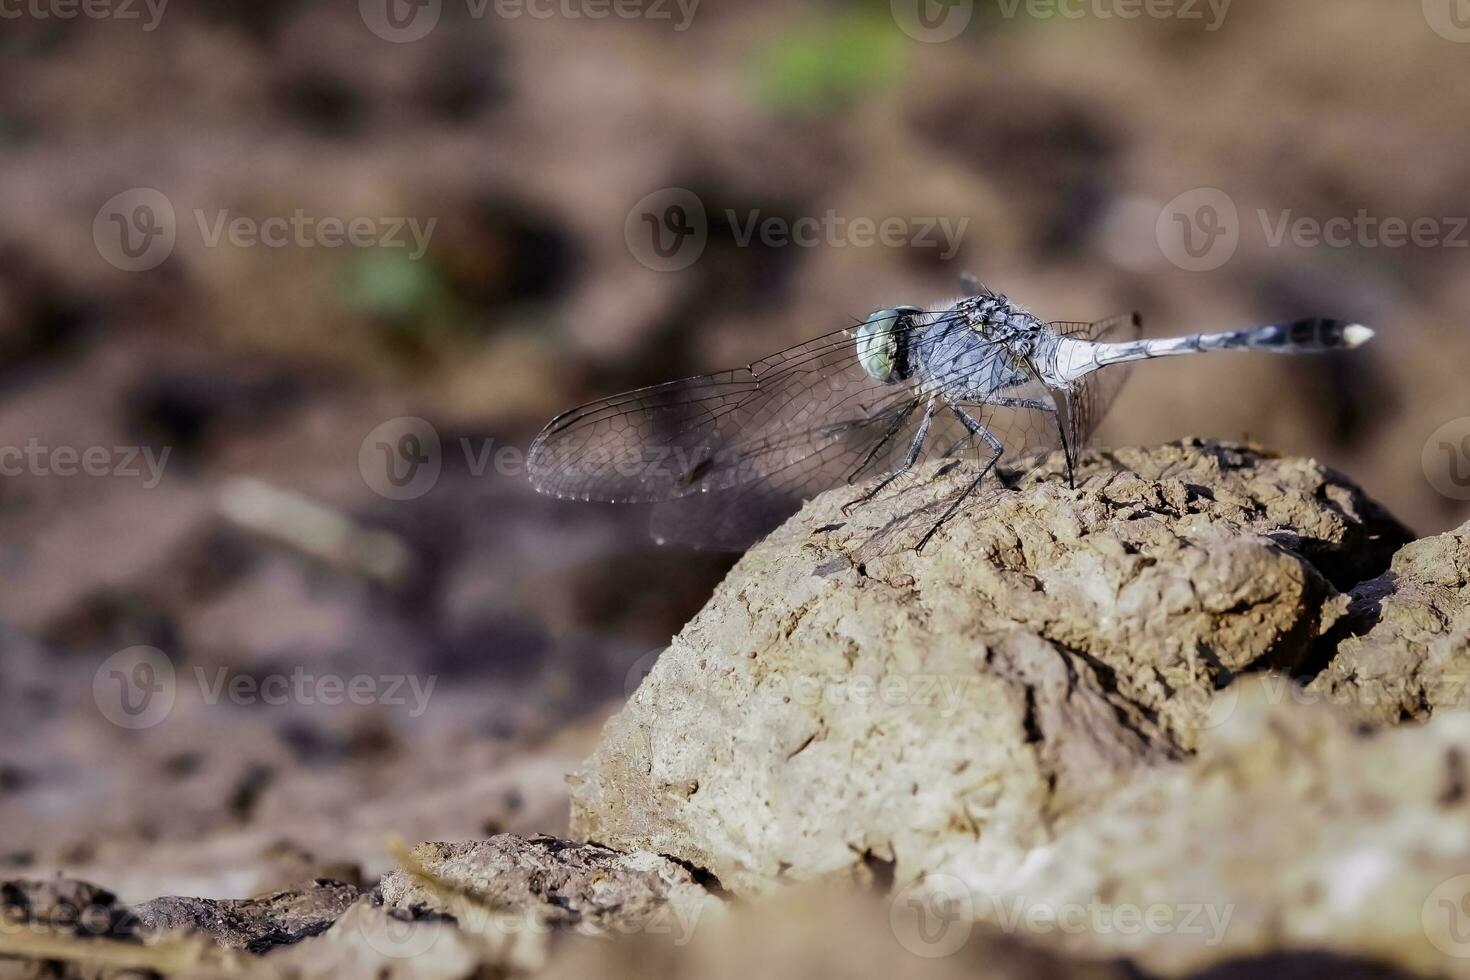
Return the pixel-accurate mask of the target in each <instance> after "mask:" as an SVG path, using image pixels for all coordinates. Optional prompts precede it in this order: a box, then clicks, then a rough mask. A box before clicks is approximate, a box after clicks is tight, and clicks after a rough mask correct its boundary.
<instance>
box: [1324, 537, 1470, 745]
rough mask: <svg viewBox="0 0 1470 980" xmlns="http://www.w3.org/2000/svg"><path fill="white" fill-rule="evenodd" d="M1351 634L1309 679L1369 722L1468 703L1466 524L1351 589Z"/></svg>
mask: <svg viewBox="0 0 1470 980" xmlns="http://www.w3.org/2000/svg"><path fill="white" fill-rule="evenodd" d="M1344 624H1345V628H1346V629H1349V630H1353V631H1356V632H1358V633H1360V634H1361V635H1358V636H1349V637H1347V638H1346V639H1344V640H1343V642H1341V643H1340V644H1338V646H1337V655H1336V656H1335V657H1334V658H1333V660H1332V662H1331V663H1330V664H1328V665H1327V669H1326V670H1324V671H1323V672H1322V673H1321V674H1320V675H1318V676H1317V678H1316V679H1315V680H1313V681H1312V683H1311V684H1310V685H1309V687H1308V693H1309V694H1310V695H1312V696H1316V697H1320V698H1322V699H1325V700H1328V701H1331V702H1332V703H1334V704H1339V705H1342V706H1344V707H1345V708H1346V709H1347V710H1349V711H1350V712H1351V713H1352V714H1353V716H1354V717H1356V718H1358V719H1360V720H1362V721H1367V722H1374V723H1380V724H1396V723H1398V722H1400V721H1404V720H1408V719H1413V720H1415V721H1422V720H1424V719H1425V718H1427V717H1429V716H1430V715H1431V714H1433V713H1434V712H1435V711H1436V710H1439V709H1442V708H1465V707H1470V524H1466V525H1464V526H1462V527H1460V528H1458V529H1457V530H1454V531H1450V532H1447V533H1445V534H1440V535H1436V536H1434V537H1431V538H1424V539H1423V540H1420V541H1415V542H1414V543H1413V544H1411V545H1408V546H1407V547H1405V548H1404V549H1403V550H1402V551H1400V552H1399V553H1398V554H1397V555H1395V556H1394V559H1393V565H1392V567H1391V568H1390V569H1389V570H1388V571H1387V572H1384V573H1383V574H1382V575H1380V576H1378V577H1377V578H1375V579H1373V580H1371V581H1369V582H1364V583H1363V584H1362V585H1360V586H1358V587H1357V588H1356V589H1354V590H1353V591H1352V594H1351V601H1350V605H1349V606H1348V613H1347V616H1346V617H1345V619H1344Z"/></svg>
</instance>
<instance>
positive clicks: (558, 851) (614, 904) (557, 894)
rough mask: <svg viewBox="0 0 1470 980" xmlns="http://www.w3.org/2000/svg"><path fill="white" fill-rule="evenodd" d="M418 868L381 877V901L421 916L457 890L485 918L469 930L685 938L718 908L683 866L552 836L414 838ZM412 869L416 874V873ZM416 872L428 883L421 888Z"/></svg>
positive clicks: (441, 908)
mask: <svg viewBox="0 0 1470 980" xmlns="http://www.w3.org/2000/svg"><path fill="white" fill-rule="evenodd" d="M413 857H414V859H415V860H416V861H417V862H418V864H419V867H418V868H416V869H413V870H411V871H410V870H404V869H400V870H398V871H395V872H393V873H392V874H390V875H388V876H387V877H386V878H384V879H383V883H382V886H381V892H382V897H383V903H384V905H385V906H387V907H388V908H390V909H398V910H403V911H408V912H412V913H413V914H415V915H422V914H424V913H425V912H429V913H437V914H454V915H463V912H462V911H460V910H456V908H455V907H454V906H453V905H452V904H451V903H450V902H448V901H446V897H450V896H464V897H466V898H468V899H470V900H471V901H472V902H473V903H474V905H475V906H476V907H477V908H478V909H480V910H484V911H485V913H486V915H487V921H485V922H481V923H470V924H468V925H469V926H470V927H471V928H472V931H475V932H477V933H484V932H487V931H491V932H494V931H497V930H499V931H504V929H505V928H521V927H522V924H524V923H529V926H527V927H528V928H531V929H534V930H536V931H538V932H540V933H542V934H544V933H546V932H547V931H548V930H549V929H552V928H558V927H560V928H571V929H575V930H576V931H578V932H585V933H588V934H592V935H601V934H605V933H628V932H638V933H656V934H667V935H670V936H672V937H673V938H674V940H675V941H676V942H678V941H682V940H684V939H687V937H688V935H689V933H690V932H692V931H693V929H694V927H695V925H696V924H697V923H698V922H699V921H700V920H701V919H703V918H704V917H706V916H708V915H717V914H719V912H720V905H721V903H720V901H719V899H717V898H716V897H715V896H713V895H711V894H710V893H709V892H708V891H706V890H705V888H704V887H702V886H701V885H700V884H699V883H698V882H696V881H695V880H694V877H693V876H692V875H691V874H690V873H689V871H687V870H685V869H684V868H682V867H680V866H679V865H677V864H675V863H674V862H672V861H670V860H668V859H667V858H662V857H659V856H658V855H656V854H649V853H647V852H635V853H631V854H620V853H618V852H616V851H610V850H608V849H607V848H604V847H598V846H595V845H591V844H577V843H574V842H572V841H565V840H559V839H557V838H555V837H545V836H537V837H529V838H525V837H517V836H515V835H513V834H500V835H497V836H495V837H492V838H490V839H489V840H483V841H464V842H461V843H454V844H420V845H419V846H418V847H416V848H414V851H413ZM415 872H417V873H415ZM425 876H428V877H430V878H432V879H433V883H432V884H430V883H428V882H426V881H425Z"/></svg>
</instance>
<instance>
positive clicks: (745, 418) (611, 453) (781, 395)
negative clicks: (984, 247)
mask: <svg viewBox="0 0 1470 980" xmlns="http://www.w3.org/2000/svg"><path fill="white" fill-rule="evenodd" d="M908 332H909V334H910V338H911V342H914V343H916V342H917V341H916V339H914V338H915V337H916V334H915V330H914V329H913V327H912V326H910V328H909V331H908ZM916 397H917V396H916V394H915V389H914V385H913V383H912V382H903V383H900V384H897V385H885V384H881V383H879V382H877V381H874V380H873V379H872V378H870V377H869V376H868V375H867V373H866V372H864V371H863V369H862V366H861V364H860V363H859V362H858V359H857V353H856V348H855V345H854V342H853V338H852V336H851V334H850V333H849V332H848V331H838V332H836V333H832V334H828V335H827V336H825V337H820V338H817V339H816V340H813V341H809V342H808V343H805V344H802V345H800V346H798V347H793V348H790V349H789V350H786V351H782V352H781V353H779V354H774V355H772V356H770V357H768V358H765V359H763V360H760V361H757V362H755V363H754V364H751V365H750V366H749V367H746V368H740V369H737V370H734V371H724V372H721V373H718V374H711V375H704V376H701V377H695V378H686V379H684V380H681V381H673V382H669V383H667V384H662V385H655V386H653V387H650V388H642V389H639V390H637V391H631V392H627V393H625V394H621V395H614V396H612V397H610V398H604V399H601V400H598V401H594V402H590V403H588V404H586V405H583V406H581V407H579V408H575V409H572V410H571V411H570V412H567V413H565V414H563V415H561V416H559V417H558V418H556V419H554V420H553V421H552V422H551V423H550V424H549V425H548V426H547V427H546V428H545V429H544V430H543V431H542V432H541V434H540V435H539V436H537V437H536V441H535V442H534V443H533V444H532V446H531V451H530V455H529V459H528V465H529V469H530V475H531V480H532V482H533V483H534V484H535V485H536V487H537V489H539V490H541V491H542V492H544V493H550V494H553V495H555V496H560V497H574V498H578V499H583V500H605V501H613V502H621V503H662V502H667V501H671V500H677V499H680V498H684V497H689V496H693V495H696V494H703V493H709V492H713V491H730V490H734V489H736V488H739V487H764V488H766V489H767V490H768V491H770V492H773V493H774V494H775V495H777V496H782V497H787V496H790V495H791V494H792V493H800V492H802V491H803V490H805V489H807V488H809V487H811V486H814V485H817V484H823V485H825V486H830V485H832V483H834V482H838V481H839V480H841V479H843V478H845V477H846V476H847V475H848V473H847V472H844V468H845V469H846V470H848V471H851V472H852V476H853V477H854V478H856V477H857V476H859V475H861V470H863V469H867V468H869V467H871V466H877V465H881V461H882V459H883V458H884V457H885V453H886V452H887V450H888V448H889V444H890V443H892V442H894V441H895V440H896V439H897V438H899V436H900V435H901V430H902V428H903V427H904V426H905V425H911V424H913V419H912V417H911V416H912V415H913V414H914V413H913V411H912V405H913V403H914V401H915V399H916ZM900 416H902V417H900ZM880 443H881V445H880ZM869 453H873V454H874V455H873V457H872V459H871V460H868V454H869Z"/></svg>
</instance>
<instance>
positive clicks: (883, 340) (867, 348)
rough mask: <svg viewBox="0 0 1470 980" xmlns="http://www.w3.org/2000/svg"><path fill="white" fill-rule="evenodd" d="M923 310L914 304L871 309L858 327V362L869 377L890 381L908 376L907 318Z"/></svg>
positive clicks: (908, 319)
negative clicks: (886, 308) (889, 308)
mask: <svg viewBox="0 0 1470 980" xmlns="http://www.w3.org/2000/svg"><path fill="white" fill-rule="evenodd" d="M922 312H923V310H921V309H919V308H918V307H917V306H900V307H897V308H895V309H891V310H874V311H873V312H872V313H871V314H870V315H869V316H868V319H867V320H866V321H865V322H864V323H863V325H862V326H861V327H859V328H858V330H857V356H858V363H859V364H861V365H862V366H863V370H864V371H866V372H867V374H868V377H870V378H872V379H873V380H874V381H880V382H882V383H883V384H893V383H895V382H898V381H902V380H903V379H905V378H907V377H908V376H909V374H910V373H911V370H912V368H911V365H910V364H909V327H910V325H911V324H910V318H911V317H913V316H915V315H916V314H919V313H922Z"/></svg>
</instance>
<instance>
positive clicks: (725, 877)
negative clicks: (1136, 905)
mask: <svg viewBox="0 0 1470 980" xmlns="http://www.w3.org/2000/svg"><path fill="white" fill-rule="evenodd" d="M1060 466H1061V461H1060V460H1059V459H1053V460H1052V461H1051V462H1050V463H1049V464H1048V466H1047V467H1045V468H1044V469H1043V471H1042V472H1041V473H1040V475H1039V476H1040V477H1046V476H1050V477H1052V479H1050V480H1043V479H1040V478H1039V477H1038V476H1032V477H1028V478H1027V479H1025V480H1022V481H1020V492H1014V493H1011V492H1001V493H999V494H998V495H997V496H995V497H994V498H992V499H989V500H985V501H977V502H975V503H974V504H973V505H972V506H970V507H968V508H967V509H966V510H964V511H963V512H962V513H961V514H960V516H958V517H957V518H956V519H955V520H954V521H953V522H951V523H950V524H948V525H946V527H945V528H944V529H943V530H942V531H941V532H940V534H939V535H938V536H937V537H935V539H934V540H933V541H932V542H931V543H930V544H929V546H928V547H927V548H926V549H925V551H924V552H923V553H916V552H915V551H914V550H913V547H912V545H913V543H914V541H915V540H916V539H917V538H918V536H919V535H920V534H922V532H923V530H924V529H925V527H926V526H927V523H926V522H925V521H924V520H923V517H922V515H920V516H919V517H918V518H914V517H913V516H912V515H913V514H914V512H915V510H916V508H917V507H918V506H919V505H920V503H922V498H919V497H918V496H917V493H918V492H919V491H921V490H922V491H926V492H927V491H936V490H937V491H938V493H939V495H940V496H941V497H942V496H943V494H944V493H945V492H952V491H955V490H958V488H959V487H960V486H962V485H963V483H964V482H965V481H967V480H968V475H967V474H966V473H965V472H964V471H959V472H952V473H949V474H941V475H939V476H937V477H936V479H935V481H934V482H932V483H923V484H918V485H917V490H914V491H913V492H910V491H904V490H899V491H898V492H896V493H886V494H884V495H882V496H880V497H878V498H877V499H875V500H874V501H873V502H872V503H870V504H868V505H867V506H865V507H863V508H860V509H858V510H857V511H855V512H854V513H853V514H852V515H850V516H849V515H846V514H844V513H843V510H842V505H843V504H845V503H847V502H848V501H850V500H852V499H853V498H854V497H855V496H856V495H857V494H858V492H859V489H849V488H841V489H839V490H835V491H833V492H830V493H828V494H825V495H823V496H821V497H819V498H818V499H816V500H815V501H812V502H811V503H809V504H808V505H807V506H806V507H805V508H804V509H803V510H802V511H801V513H799V514H798V515H796V516H795V517H793V518H792V520H791V521H790V522H788V523H787V524H786V525H785V526H784V527H783V528H782V529H781V530H780V531H779V532H777V534H776V535H773V536H772V537H771V538H769V539H767V541H765V542H763V543H762V544H760V545H758V546H757V547H756V548H755V549H753V550H752V551H751V552H749V553H748V554H747V555H746V556H745V557H744V558H743V559H742V560H741V562H740V563H739V564H738V565H737V566H736V567H735V569H734V570H733V571H732V572H731V573H730V575H729V576H728V578H727V579H726V580H725V582H724V583H723V584H722V585H721V586H720V588H719V589H718V591H717V592H716V594H715V595H714V597H713V598H712V599H711V600H710V602H709V603H708V604H707V605H706V606H705V608H704V610H703V611H701V612H700V614H699V615H698V616H696V617H695V619H694V620H693V621H691V622H690V623H689V624H688V626H687V627H686V628H685V629H684V631H683V632H682V633H681V634H680V635H679V636H678V637H676V638H675V639H674V641H673V644H672V646H671V647H670V649H669V650H668V651H667V652H666V653H665V654H664V655H663V657H662V658H661V659H660V660H659V662H658V663H657V665H656V666H655V667H654V668H653V670H652V672H651V673H650V674H649V676H648V677H647V678H646V680H645V681H644V683H643V685H642V686H641V687H640V688H639V689H638V691H637V692H636V694H635V695H634V696H633V698H632V699H631V700H630V701H629V703H628V705H627V706H626V708H625V709H624V710H623V711H622V713H620V714H619V715H618V716H617V717H615V718H614V719H613V720H612V721H611V722H610V723H609V724H608V727H607V729H606V730H605V732H604V734H603V739H602V742H601V744H600V745H599V746H598V748H597V750H596V752H595V753H594V754H593V755H592V757H591V758H590V759H589V760H588V761H587V762H586V763H585V764H584V765H583V767H582V768H581V769H580V770H579V771H578V773H577V774H576V775H575V776H574V777H573V815H572V830H573V835H574V836H577V837H579V838H580V839H583V840H588V841H594V842H597V843H601V844H605V845H608V846H610V847H614V848H617V849H619V850H647V851H652V852H654V853H658V854H664V855H667V856H669V857H671V858H674V859H677V860H679V861H681V862H685V863H687V864H689V865H691V866H694V867H698V868H702V869H706V870H707V871H708V872H710V873H711V874H713V875H714V876H715V878H717V879H718V881H719V882H721V883H722V885H723V886H724V887H726V888H728V889H729V890H731V891H732V892H734V893H736V894H739V895H754V894H759V893H762V892H766V891H769V890H771V889H772V888H774V887H776V886H778V885H781V884H784V883H789V882H793V881H800V880H805V879H811V878H816V877H821V876H827V875H831V874H834V873H838V874H852V875H856V876H858V877H860V878H877V879H879V880H880V881H881V880H885V879H896V880H897V881H899V882H904V881H909V880H912V879H915V878H917V877H919V876H920V875H922V874H923V873H924V872H925V871H928V870H933V869H937V868H940V867H943V866H945V865H946V864H948V863H950V862H952V861H954V860H956V859H963V860H965V861H971V862H977V863H980V864H984V865H986V866H990V867H994V868H1003V867H1011V866H1014V865H1015V864H1016V863H1017V862H1019V861H1020V860H1021V859H1022V858H1023V857H1024V855H1025V854H1026V852H1027V851H1028V850H1030V849H1031V848H1033V847H1037V846H1041V845H1044V844H1046V843H1048V842H1049V841H1050V840H1052V839H1053V837H1054V835H1055V833H1056V832H1057V830H1058V828H1059V827H1061V826H1062V825H1063V824H1065V823H1066V822H1067V821H1068V820H1070V819H1072V818H1074V817H1075V816H1076V815H1077V814H1078V813H1081V812H1085V810H1086V809H1087V808H1089V807H1090V806H1092V805H1094V804H1095V803H1096V801H1098V800H1100V799H1102V798H1103V797H1105V796H1106V795H1107V794H1108V793H1109V792H1110V791H1112V790H1113V789H1114V788H1116V787H1117V786H1118V785H1120V784H1121V783H1124V782H1126V781H1128V780H1130V779H1132V778H1133V777H1135V776H1137V775H1138V774H1139V773H1140V772H1142V771H1144V770H1147V769H1148V768H1151V767H1154V766H1157V765H1158V764H1160V763H1161V762H1164V761H1167V760H1171V759H1177V758H1181V757H1183V756H1185V755H1187V754H1188V753H1189V752H1190V751H1192V750H1193V748H1194V747H1195V745H1196V742H1197V739H1198V736H1199V734H1200V732H1201V730H1204V729H1207V728H1208V727H1209V726H1210V725H1212V724H1213V723H1214V721H1215V718H1214V716H1213V714H1212V712H1211V695H1212V693H1213V692H1214V691H1215V690H1216V689H1218V688H1222V687H1225V686H1226V685H1227V684H1228V683H1229V682H1230V681H1231V680H1232V679H1233V678H1234V677H1235V676H1236V675H1238V674H1239V673H1240V672H1242V671H1246V670H1259V669H1265V668H1274V669H1277V670H1281V671H1287V672H1291V671H1296V670H1299V669H1301V668H1302V667H1303V665H1304V664H1307V663H1309V662H1310V661H1311V660H1312V659H1313V657H1314V651H1315V650H1316V649H1317V648H1316V646H1315V643H1316V641H1317V640H1318V637H1319V635H1320V633H1321V632H1322V630H1323V629H1324V628H1327V627H1329V626H1330V625H1331V624H1330V620H1331V619H1333V618H1335V617H1337V616H1339V615H1340V610H1338V609H1337V607H1335V606H1333V605H1332V604H1331V603H1330V602H1329V600H1333V599H1334V598H1336V596H1337V593H1336V591H1335V588H1334V583H1336V585H1337V586H1338V587H1341V588H1351V587H1352V586H1353V585H1355V584H1356V583H1357V582H1359V581H1361V580H1362V579H1365V578H1368V577H1371V576H1374V575H1377V574H1379V573H1380V572H1381V571H1382V570H1383V569H1384V568H1386V567H1387V564H1388V561H1389V558H1390V557H1391V555H1392V553H1393V551H1394V550H1395V549H1396V548H1397V546H1398V545H1399V544H1401V543H1402V542H1403V541H1404V540H1405V539H1406V538H1407V534H1406V532H1405V531H1404V530H1403V529H1402V528H1401V527H1400V526H1399V525H1398V524H1397V523H1396V522H1394V521H1393V519H1392V518H1391V517H1389V516H1388V515H1386V514H1385V513H1383V512H1382V511H1381V509H1379V508H1378V507H1377V506H1376V505H1374V504H1373V503H1372V502H1371V501H1369V500H1368V499H1367V498H1365V497H1364V496H1363V495H1362V494H1361V493H1360V492H1359V491H1357V490H1356V489H1355V488H1353V487H1352V486H1351V485H1350V484H1348V483H1346V482H1345V481H1344V480H1342V479H1341V478H1339V477H1337V476H1335V475H1334V474H1332V473H1330V472H1328V471H1326V470H1325V469H1324V468H1322V467H1321V466H1319V465H1318V464H1316V463H1314V462H1311V461H1309V460H1301V459H1279V458H1273V457H1270V456H1267V455H1265V454H1262V453H1260V452H1257V451H1254V450H1251V449H1248V448H1244V447H1236V446H1227V445H1218V444H1209V443H1200V442H1185V443H1179V444H1172V445H1167V446H1163V447H1158V448H1155V449H1152V450H1120V451H1117V452H1115V453H1111V454H1108V455H1107V456H1106V457H1103V456H1099V455H1094V456H1090V457H1089V458H1088V459H1086V460H1084V461H1083V464H1082V466H1081V469H1080V472H1079V486H1078V488H1077V489H1075V490H1073V489H1071V488H1069V487H1068V486H1067V484H1066V483H1065V482H1063V481H1058V480H1056V479H1055V477H1056V476H1057V475H1058V473H1059V471H1060ZM925 475H926V476H933V475H934V474H933V471H930V472H929V473H927V474H925ZM1340 604H1341V603H1340V602H1339V605H1340ZM1324 611H1325V614H1326V615H1327V617H1328V619H1329V622H1324Z"/></svg>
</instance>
